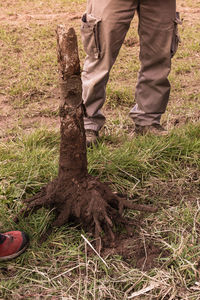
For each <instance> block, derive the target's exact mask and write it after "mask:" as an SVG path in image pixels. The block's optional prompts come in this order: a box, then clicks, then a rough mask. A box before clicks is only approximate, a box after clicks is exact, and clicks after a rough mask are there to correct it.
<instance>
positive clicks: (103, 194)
mask: <svg viewBox="0 0 200 300" xmlns="http://www.w3.org/2000/svg"><path fill="white" fill-rule="evenodd" d="M56 33H57V54H58V66H59V67H58V68H59V80H60V90H61V101H60V134H61V142H60V158H59V169H58V176H57V178H56V179H55V180H53V181H52V182H50V183H48V184H47V186H46V187H44V188H42V189H41V191H40V192H39V193H38V194H36V195H35V196H33V197H32V198H29V199H26V200H24V202H25V203H26V206H25V208H23V209H22V211H21V212H20V214H22V213H23V214H24V216H27V215H28V214H30V213H32V212H33V211H35V210H37V209H39V208H41V207H46V208H50V209H52V208H54V209H55V212H56V218H55V220H54V222H53V224H52V225H53V226H61V225H63V224H65V223H67V222H68V221H69V219H73V220H76V222H78V223H79V224H80V225H81V226H82V227H83V228H84V229H85V230H87V231H89V232H91V233H92V234H93V235H94V237H95V239H99V238H100V237H101V233H102V232H105V233H106V235H107V238H108V236H109V238H110V240H111V241H114V240H115V233H114V230H113V228H114V225H117V226H118V225H120V224H121V225H123V226H124V225H127V224H128V223H129V221H128V220H127V219H126V218H124V217H123V215H122V213H123V210H124V208H131V209H135V210H142V211H148V212H155V211H156V209H155V208H153V207H149V206H145V205H136V204H132V203H131V202H129V201H127V200H126V199H122V198H119V197H118V196H117V195H116V194H114V193H113V192H112V190H111V189H110V188H109V186H108V185H107V184H106V183H102V182H100V181H99V179H98V178H95V177H92V176H91V175H89V174H88V170H87V151H86V138H85V131H84V124H83V113H84V111H83V104H82V96H81V94H82V84H81V75H80V63H79V55H78V45H77V37H76V34H75V31H74V29H73V28H70V29H69V30H68V31H67V30H66V28H65V27H64V26H62V25H59V26H58V27H57V31H56Z"/></svg>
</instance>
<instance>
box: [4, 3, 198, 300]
mask: <svg viewBox="0 0 200 300" xmlns="http://www.w3.org/2000/svg"><path fill="white" fill-rule="evenodd" d="M85 2H86V1H82V0H76V1H75V0H73V1H72V0H58V1H56V3H55V1H53V0H48V1H38V0H34V1H27V0H17V1H10V0H5V1H2V2H1V3H0V7H1V10H2V14H3V15H4V16H5V19H4V20H3V21H2V23H0V25H1V26H0V45H1V48H0V53H1V55H0V69H1V78H0V89H1V91H0V109H2V115H1V116H0V127H1V130H2V134H1V140H0V216H1V218H0V231H6V230H11V229H20V230H25V231H26V232H27V233H28V234H29V235H30V238H31V241H30V246H29V247H28V249H27V251H26V252H25V253H24V254H23V255H21V256H20V257H18V258H17V259H15V260H12V261H10V262H4V263H0V299H28V300H29V299H55V300H57V299H59V300H60V299H61V300H62V299H63V300H64V299H67V300H71V299H77V300H90V299H91V300H97V299H98V300H99V299H101V300H104V299H105V300H108V299H116V300H122V299H123V300H124V299H137V300H138V299H144V300H146V299H148V300H149V299H159V300H161V299H163V300H165V299H170V300H171V299H175V300H178V299H181V300H182V299H183V300H188V299H189V300H197V299H200V286H199V265H200V261H199V256H200V250H199V245H200V244H199V233H200V232H199V230H200V202H199V201H200V198H199V194H200V179H199V178H200V122H199V111H200V101H199V100H200V99H199V88H198V87H199V84H200V82H199V78H200V74H199V51H200V48H199V38H200V31H199V24H198V19H199V13H198V9H199V7H200V6H199V5H200V4H199V1H192V0H185V1H183V0H181V1H180V2H179V3H178V5H179V7H178V9H179V10H180V12H181V16H182V18H183V19H184V22H183V25H182V26H180V33H181V39H182V43H181V45H180V47H179V50H178V53H177V54H176V56H175V57H174V59H173V64H172V72H171V73H170V81H171V83H172V91H171V96H170V102H169V105H168V108H167V111H166V113H165V114H164V116H163V119H162V122H163V123H164V125H165V126H166V127H167V128H168V129H169V130H170V134H169V135H168V136H166V137H154V136H145V137H137V138H136V137H135V136H134V135H132V132H133V126H132V122H131V120H130V119H129V118H128V113H129V111H130V109H131V107H132V105H133V102H134V88H135V84H136V82H137V73H138V70H139V67H140V65H139V60H138V54H139V47H138V36H137V18H136V19H134V20H133V22H132V24H131V27H130V30H129V32H128V35H127V37H126V41H125V43H124V45H123V47H122V49H121V51H120V55H119V57H118V59H117V61H116V64H115V65H114V67H113V69H112V71H111V74H110V81H109V84H108V87H107V101H106V105H105V107H104V110H105V114H106V116H107V122H106V125H105V128H104V129H103V130H102V132H101V137H100V142H99V144H98V146H97V147H96V148H94V149H89V150H88V170H89V173H90V174H92V175H94V176H99V177H100V179H101V180H102V181H106V182H109V183H110V185H111V187H112V189H113V191H115V192H118V193H121V194H126V195H128V197H129V199H130V201H134V202H137V203H140V204H152V205H154V206H156V207H158V212H157V213H155V214H140V213H138V212H136V211H131V210H127V211H125V215H127V216H129V217H131V218H133V219H135V220H136V222H137V220H139V221H138V224H137V226H135V227H134V239H135V241H133V242H134V243H135V246H137V243H139V242H140V243H142V244H143V245H144V247H143V248H144V249H143V252H144V253H145V251H147V248H148V245H154V246H155V247H159V248H160V249H162V253H161V254H160V255H158V256H157V258H156V265H155V266H154V267H152V268H150V269H148V270H145V269H142V268H137V267H136V266H137V261H136V258H135V257H136V256H135V252H133V256H132V257H130V258H129V259H127V258H124V257H123V255H121V254H120V253H119V254H118V255H111V254H110V255H107V256H105V257H104V259H105V261H106V264H107V265H108V267H107V266H106V265H105V264H104V263H103V262H102V260H101V259H99V258H98V257H97V256H96V255H95V254H93V253H91V252H90V254H88V252H87V249H88V247H89V246H88V245H87V244H86V243H85V242H84V240H83V239H82V237H81V234H83V235H84V236H85V237H87V238H88V239H90V240H91V239H92V237H90V236H89V235H88V234H87V233H85V232H83V231H81V230H80V228H78V227H75V226H74V225H73V224H66V225H64V226H62V227H61V228H57V229H53V231H52V233H51V234H50V235H49V237H48V239H47V240H46V241H45V242H44V243H43V244H41V242H40V236H41V235H42V234H43V233H44V232H45V230H46V228H47V227H48V224H50V222H51V221H52V220H53V218H54V212H53V210H52V211H48V210H46V209H40V210H39V211H38V212H37V213H34V214H33V215H31V216H29V217H27V218H23V217H20V220H19V223H18V224H15V223H14V222H13V217H14V216H15V215H16V214H17V212H18V211H19V210H20V208H21V207H22V205H23V203H22V200H23V199H25V198H27V197H29V196H31V195H33V194H35V193H37V192H38V191H39V190H40V188H41V187H42V186H44V185H45V184H46V183H47V182H49V181H50V180H52V179H53V178H55V177H56V175H57V170H58V155H59V139H60V136H59V128H58V127H59V126H56V125H55V124H58V125H59V119H58V109H57V106H58V102H59V99H58V97H59V94H58V78H57V77H58V75H57V58H56V38H55V29H56V26H57V24H60V23H67V24H68V25H69V26H74V27H75V29H76V31H77V35H78V39H79V48H80V59H81V65H83V60H84V55H85V54H84V51H83V47H82V43H81V40H80V20H79V17H80V16H81V14H82V13H83V12H84V10H85V4H86V3H85ZM27 3H28V4H29V5H27ZM16 14H17V18H16V19H15V17H16ZM45 14H47V15H48V18H49V19H48V18H47V19H44V18H43V17H44V15H45ZM51 14H56V17H55V18H54V17H53V15H52V17H51ZM70 14H71V16H72V18H70V17H71V16H70ZM29 15H31V16H32V17H31V18H25V17H27V16H29ZM146 259H148V257H146ZM146 287H152V289H150V290H149V291H148V292H146V294H145V293H144V292H143V290H142V289H144V288H146ZM138 291H140V292H141V295H139V296H135V294H134V293H135V292H138ZM131 296H132V297H131ZM128 297H130V298H128Z"/></svg>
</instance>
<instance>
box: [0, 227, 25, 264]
mask: <svg viewBox="0 0 200 300" xmlns="http://www.w3.org/2000/svg"><path fill="white" fill-rule="evenodd" d="M28 242H29V238H28V235H27V234H26V233H25V232H22V231H8V232H5V233H3V234H1V241H0V261H4V260H10V259H12V258H15V257H17V256H19V255H20V254H21V253H23V252H24V251H25V250H26V248H27V246H28Z"/></svg>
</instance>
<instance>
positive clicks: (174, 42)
mask: <svg viewBox="0 0 200 300" xmlns="http://www.w3.org/2000/svg"><path fill="white" fill-rule="evenodd" d="M179 24H182V21H181V19H180V14H179V12H176V18H175V20H174V31H173V37H172V45H171V57H173V56H174V55H175V54H176V52H177V49H178V45H179V43H180V42H181V39H180V36H179V32H178V25H179Z"/></svg>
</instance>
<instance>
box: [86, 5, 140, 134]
mask: <svg viewBox="0 0 200 300" xmlns="http://www.w3.org/2000/svg"><path fill="white" fill-rule="evenodd" d="M137 5H138V0H101V1H100V0H88V6H87V13H86V14H85V15H84V16H83V18H82V21H83V22H82V39H83V44H84V48H85V51H86V53H87V57H86V60H85V64H84V67H83V72H82V82H83V101H84V104H85V108H86V117H85V118H84V124H85V129H91V130H94V131H99V130H100V128H101V127H102V126H103V124H104V122H105V117H104V116H103V114H102V112H101V108H102V106H103V104H104V101H105V97H106V93H105V91H106V84H107V81H108V78H109V72H110V69H111V67H112V66H113V64H114V62H115V60H116V57H117V55H118V53H119V50H120V47H121V45H122V43H123V41H124V38H125V35H126V33H127V31H128V29H129V26H130V22H131V20H132V18H133V16H134V12H135V9H136V8H137Z"/></svg>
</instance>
